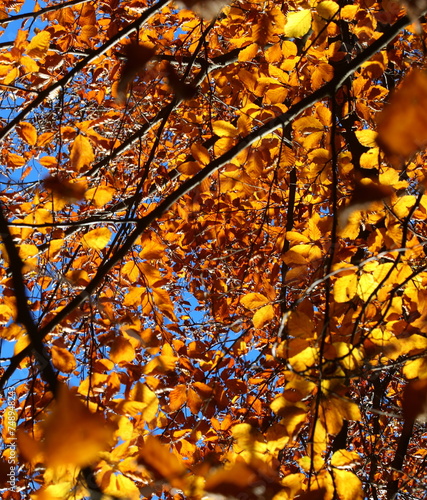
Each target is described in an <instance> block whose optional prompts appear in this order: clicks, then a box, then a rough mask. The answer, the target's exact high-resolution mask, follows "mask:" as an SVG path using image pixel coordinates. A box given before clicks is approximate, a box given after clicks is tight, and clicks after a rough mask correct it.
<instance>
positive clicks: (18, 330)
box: [0, 306, 25, 340]
mask: <svg viewBox="0 0 427 500" xmlns="http://www.w3.org/2000/svg"><path fill="white" fill-rule="evenodd" d="M0 307H2V306H0ZM6 307H7V306H6ZM8 309H9V308H8ZM9 311H10V309H9ZM8 319H10V318H8ZM24 333H25V329H24V328H22V326H20V325H18V324H17V323H12V324H11V325H10V326H8V327H7V328H0V338H2V339H6V340H16V339H17V338H19V337H20V336H21V335H23V334H24Z"/></svg>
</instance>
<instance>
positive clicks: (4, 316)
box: [0, 304, 12, 340]
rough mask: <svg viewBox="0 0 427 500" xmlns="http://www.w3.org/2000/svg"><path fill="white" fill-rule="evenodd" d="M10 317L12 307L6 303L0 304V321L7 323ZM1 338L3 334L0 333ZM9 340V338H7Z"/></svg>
mask: <svg viewBox="0 0 427 500" xmlns="http://www.w3.org/2000/svg"><path fill="white" fill-rule="evenodd" d="M11 317H12V309H11V308H10V307H9V306H8V305H7V304H0V323H7V322H8V321H9V320H10V319H11ZM1 337H2V338H6V337H3V334H2V335H1ZM8 340H9V339H8Z"/></svg>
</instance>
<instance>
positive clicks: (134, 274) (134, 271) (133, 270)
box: [121, 260, 143, 298]
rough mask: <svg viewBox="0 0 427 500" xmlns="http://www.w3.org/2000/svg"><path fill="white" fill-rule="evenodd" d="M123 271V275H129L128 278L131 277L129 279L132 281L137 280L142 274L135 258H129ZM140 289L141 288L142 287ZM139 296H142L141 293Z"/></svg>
mask: <svg viewBox="0 0 427 500" xmlns="http://www.w3.org/2000/svg"><path fill="white" fill-rule="evenodd" d="M121 272H122V274H123V276H127V278H129V281H131V282H132V283H133V282H135V281H136V280H137V279H138V278H139V275H140V272H139V269H138V266H137V265H136V264H135V262H134V261H133V260H129V261H128V262H126V264H125V265H124V266H123V267H122V269H121ZM139 290H141V288H140V289H139ZM142 290H143V289H142ZM139 298H141V295H139Z"/></svg>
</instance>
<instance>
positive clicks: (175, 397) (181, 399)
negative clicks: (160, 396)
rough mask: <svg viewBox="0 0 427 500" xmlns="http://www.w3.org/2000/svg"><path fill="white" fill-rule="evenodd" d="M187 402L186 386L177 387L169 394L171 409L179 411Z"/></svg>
mask: <svg viewBox="0 0 427 500" xmlns="http://www.w3.org/2000/svg"><path fill="white" fill-rule="evenodd" d="M186 402H187V387H186V386H185V385H184V384H180V385H177V386H176V387H175V388H174V389H172V391H171V392H170V393H169V407H170V409H171V410H172V411H177V410H179V409H180V408H181V406H182V405H184V404H185V403H186Z"/></svg>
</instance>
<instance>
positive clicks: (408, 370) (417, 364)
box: [403, 358, 427, 379]
mask: <svg viewBox="0 0 427 500" xmlns="http://www.w3.org/2000/svg"><path fill="white" fill-rule="evenodd" d="M403 375H405V377H406V378H409V379H411V378H417V377H419V378H427V358H419V359H414V360H412V361H407V362H406V363H405V367H404V368H403Z"/></svg>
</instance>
